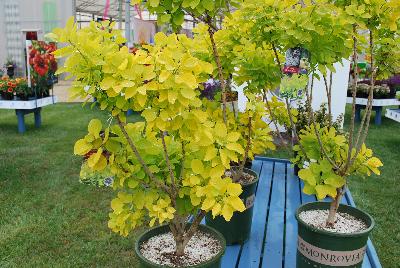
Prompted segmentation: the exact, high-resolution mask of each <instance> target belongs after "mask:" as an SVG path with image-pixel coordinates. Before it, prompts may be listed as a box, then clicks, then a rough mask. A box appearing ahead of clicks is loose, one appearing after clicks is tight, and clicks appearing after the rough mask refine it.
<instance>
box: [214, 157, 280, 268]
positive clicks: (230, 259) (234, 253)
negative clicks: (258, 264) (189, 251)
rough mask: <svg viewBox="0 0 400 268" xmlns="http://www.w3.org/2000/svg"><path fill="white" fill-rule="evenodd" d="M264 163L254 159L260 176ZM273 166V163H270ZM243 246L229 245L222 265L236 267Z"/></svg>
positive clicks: (255, 168)
mask: <svg viewBox="0 0 400 268" xmlns="http://www.w3.org/2000/svg"><path fill="white" fill-rule="evenodd" d="M262 165H263V161H260V160H254V161H253V163H252V166H251V169H252V170H253V171H254V172H255V173H257V175H258V176H260V172H261V168H262ZM270 165H271V166H272V163H271V164H270ZM271 172H272V168H271ZM241 247H242V246H240V245H232V246H228V247H227V248H226V251H225V255H224V256H223V257H222V261H221V264H222V267H235V266H236V264H237V262H238V259H239V254H240V249H241Z"/></svg>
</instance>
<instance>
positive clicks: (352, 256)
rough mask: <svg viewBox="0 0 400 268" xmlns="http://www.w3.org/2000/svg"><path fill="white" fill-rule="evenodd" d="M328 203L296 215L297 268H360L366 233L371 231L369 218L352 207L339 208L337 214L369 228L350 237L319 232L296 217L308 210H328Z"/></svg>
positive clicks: (309, 206)
mask: <svg viewBox="0 0 400 268" xmlns="http://www.w3.org/2000/svg"><path fill="white" fill-rule="evenodd" d="M329 207H330V203H329V202H311V203H307V204H304V205H302V206H300V207H299V208H298V209H297V212H296V219H297V222H298V242H297V268H309V267H310V268H311V267H312V268H316V267H318V268H325V267H354V268H359V267H360V268H361V266H362V262H363V259H364V254H365V251H366V248H367V241H368V236H369V233H370V232H371V231H372V229H373V228H374V225H375V223H374V220H373V219H372V217H371V216H370V215H369V214H368V213H365V212H363V211H361V210H359V209H357V208H355V207H351V206H347V205H340V206H339V209H338V212H344V213H347V214H349V215H351V216H353V217H355V218H356V219H359V220H362V221H364V222H365V223H366V224H367V226H368V228H367V229H366V230H364V231H361V232H357V233H352V234H340V233H333V232H328V231H325V230H319V229H317V228H315V227H313V226H310V225H308V224H306V223H305V222H304V221H302V220H301V219H300V218H299V214H300V213H301V212H303V211H309V210H317V209H321V210H326V209H329Z"/></svg>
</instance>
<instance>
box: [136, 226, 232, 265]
mask: <svg viewBox="0 0 400 268" xmlns="http://www.w3.org/2000/svg"><path fill="white" fill-rule="evenodd" d="M199 230H200V231H202V232H205V233H208V234H211V235H212V236H213V237H214V238H216V239H217V240H218V241H219V242H220V243H221V246H222V250H221V252H219V253H218V254H217V255H215V256H214V257H213V258H212V259H210V260H208V261H206V262H204V263H201V264H198V265H192V266H185V267H187V268H220V267H221V259H222V256H223V255H224V253H225V249H226V242H225V239H224V237H223V236H222V234H221V233H219V232H218V231H217V230H215V229H213V228H211V227H208V226H205V225H202V224H201V225H199ZM169 231H170V229H169V226H168V225H160V226H157V227H153V228H151V229H148V230H146V231H145V232H143V233H142V234H141V235H140V236H139V237H138V239H137V240H136V243H135V255H136V257H137V258H138V259H139V265H140V266H139V267H140V268H168V267H170V266H166V265H159V264H155V263H152V262H150V261H149V260H147V259H146V258H145V257H144V256H143V255H142V254H141V253H140V245H141V244H142V243H143V242H145V241H147V240H149V239H150V238H151V237H154V236H156V235H159V234H164V233H167V232H169Z"/></svg>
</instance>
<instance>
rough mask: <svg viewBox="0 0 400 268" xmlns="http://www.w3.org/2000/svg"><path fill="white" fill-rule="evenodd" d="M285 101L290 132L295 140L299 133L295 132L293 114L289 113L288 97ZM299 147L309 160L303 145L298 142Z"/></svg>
mask: <svg viewBox="0 0 400 268" xmlns="http://www.w3.org/2000/svg"><path fill="white" fill-rule="evenodd" d="M285 101H286V110H287V112H288V114H289V120H290V125H291V127H292V132H293V135H294V138H295V139H296V140H300V139H299V135H298V134H297V129H296V125H295V123H294V120H293V115H292V113H291V111H290V110H291V108H290V102H289V99H288V98H285ZM299 147H300V149H301V151H302V153H303V155H304V157H305V158H306V159H308V160H309V158H308V156H307V153H306V150H305V149H304V147H303V145H302V144H301V143H300V142H299Z"/></svg>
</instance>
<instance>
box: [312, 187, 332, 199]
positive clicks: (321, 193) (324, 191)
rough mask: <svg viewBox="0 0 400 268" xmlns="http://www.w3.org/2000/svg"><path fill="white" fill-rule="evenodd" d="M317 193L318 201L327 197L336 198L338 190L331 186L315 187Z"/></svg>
mask: <svg viewBox="0 0 400 268" xmlns="http://www.w3.org/2000/svg"><path fill="white" fill-rule="evenodd" d="M315 191H316V193H317V198H318V200H321V199H324V198H325V197H326V196H330V197H332V198H335V197H336V188H335V187H333V186H330V185H317V186H315Z"/></svg>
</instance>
